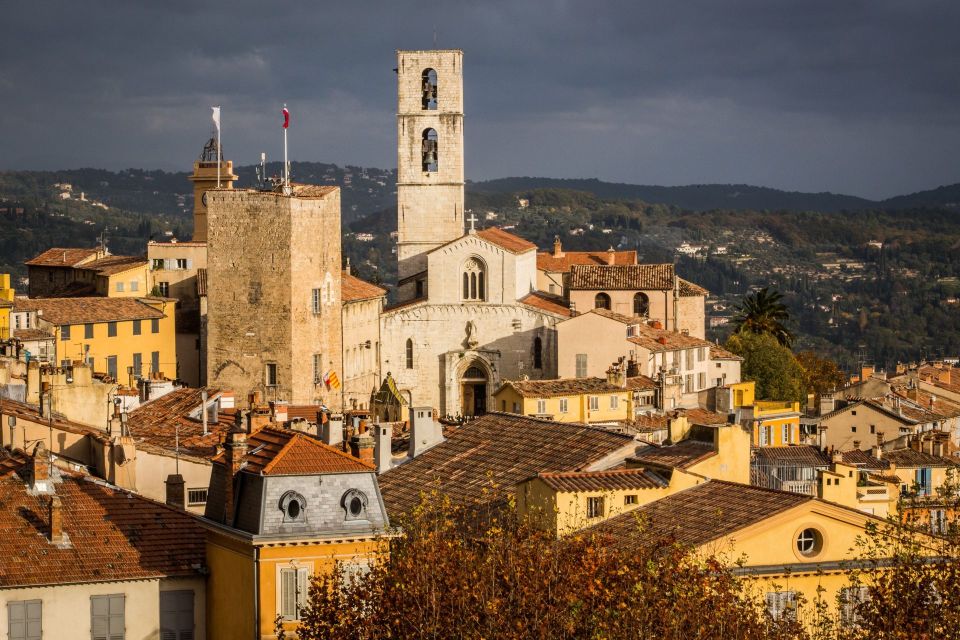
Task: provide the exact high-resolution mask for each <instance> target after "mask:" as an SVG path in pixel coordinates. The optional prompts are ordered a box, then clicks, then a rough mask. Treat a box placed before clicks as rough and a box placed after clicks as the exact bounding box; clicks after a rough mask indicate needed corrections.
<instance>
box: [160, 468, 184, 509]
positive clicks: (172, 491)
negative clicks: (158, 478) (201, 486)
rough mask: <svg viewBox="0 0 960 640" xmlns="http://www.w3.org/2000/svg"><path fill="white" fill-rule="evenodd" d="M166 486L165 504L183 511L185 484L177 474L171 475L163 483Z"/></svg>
mask: <svg viewBox="0 0 960 640" xmlns="http://www.w3.org/2000/svg"><path fill="white" fill-rule="evenodd" d="M164 484H166V485H167V504H168V505H170V506H171V507H176V508H177V509H184V508H185V507H186V505H187V503H186V500H185V495H184V486H185V484H186V483H185V482H184V480H183V476H182V475H180V474H179V473H171V474H170V475H168V476H167V479H166V480H165V481H164Z"/></svg>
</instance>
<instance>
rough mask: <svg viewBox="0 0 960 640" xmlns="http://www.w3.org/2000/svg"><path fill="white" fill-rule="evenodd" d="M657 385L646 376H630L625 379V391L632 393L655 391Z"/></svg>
mask: <svg viewBox="0 0 960 640" xmlns="http://www.w3.org/2000/svg"><path fill="white" fill-rule="evenodd" d="M656 388H657V383H656V381H655V380H654V379H653V378H648V377H647V376H631V377H629V378H627V389H630V390H632V391H648V390H650V389H656Z"/></svg>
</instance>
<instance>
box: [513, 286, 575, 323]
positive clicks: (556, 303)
mask: <svg viewBox="0 0 960 640" xmlns="http://www.w3.org/2000/svg"><path fill="white" fill-rule="evenodd" d="M518 302H519V303H520V304H525V305H527V306H529V307H536V308H537V309H542V310H543V311H549V312H550V313H555V314H556V315H558V316H563V317H565V318H569V317H570V316H571V315H573V313H572V312H571V311H570V306H569V305H568V304H567V303H566V302H564V300H563V298H561V297H560V296H554V295H550V294H549V293H544V292H542V291H533V292H531V293H528V294H527V295H525V296H524V297H522V298H520V300H518Z"/></svg>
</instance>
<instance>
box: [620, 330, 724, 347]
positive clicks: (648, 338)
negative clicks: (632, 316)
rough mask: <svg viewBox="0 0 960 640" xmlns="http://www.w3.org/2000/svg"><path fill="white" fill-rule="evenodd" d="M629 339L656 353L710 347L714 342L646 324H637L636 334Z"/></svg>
mask: <svg viewBox="0 0 960 640" xmlns="http://www.w3.org/2000/svg"><path fill="white" fill-rule="evenodd" d="M627 341H628V342H632V343H634V344H636V345H639V346H641V347H643V348H644V349H646V350H647V351H651V352H654V353H657V352H660V351H676V350H678V349H695V348H699V347H704V348H707V349H709V348H711V347H712V346H713V343H712V342H710V341H709V340H702V339H700V338H695V337H693V336H690V335H684V334H682V333H676V332H674V331H668V330H666V329H654V328H653V327H651V326H649V325H646V324H639V325H637V330H636V334H635V335H632V336H629V337H628V338H627Z"/></svg>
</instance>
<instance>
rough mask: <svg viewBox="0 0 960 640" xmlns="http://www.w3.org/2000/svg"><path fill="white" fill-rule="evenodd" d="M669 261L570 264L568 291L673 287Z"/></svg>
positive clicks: (672, 271) (671, 266)
mask: <svg viewBox="0 0 960 640" xmlns="http://www.w3.org/2000/svg"><path fill="white" fill-rule="evenodd" d="M674 275H675V274H674V270H673V265H672V264H630V265H580V264H577V265H573V266H572V267H570V284H569V288H570V289H571V290H580V289H585V290H594V289H605V290H634V289H636V290H651V289H652V290H656V291H669V290H670V289H673V277H674Z"/></svg>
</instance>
